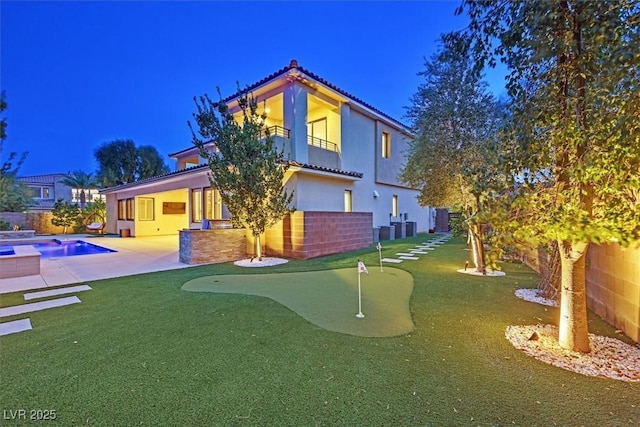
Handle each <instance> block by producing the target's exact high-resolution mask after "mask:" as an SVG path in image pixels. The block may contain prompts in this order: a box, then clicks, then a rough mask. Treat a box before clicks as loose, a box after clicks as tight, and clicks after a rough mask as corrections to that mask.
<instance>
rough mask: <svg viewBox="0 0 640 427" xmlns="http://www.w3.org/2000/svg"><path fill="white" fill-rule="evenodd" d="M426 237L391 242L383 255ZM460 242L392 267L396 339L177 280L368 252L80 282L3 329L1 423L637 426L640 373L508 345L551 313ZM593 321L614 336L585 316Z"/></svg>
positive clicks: (341, 259)
mask: <svg viewBox="0 0 640 427" xmlns="http://www.w3.org/2000/svg"><path fill="white" fill-rule="evenodd" d="M430 237H431V236H430ZM425 239H426V237H425V236H419V237H417V238H412V239H406V240H401V241H394V242H393V243H387V244H386V245H385V249H384V250H383V255H387V256H392V255H393V254H394V253H395V252H397V251H401V250H405V249H407V248H408V246H409V245H410V244H415V243H417V242H422V241H424V240H425ZM463 243H464V242H462V241H461V240H455V239H454V240H452V241H451V242H449V243H447V244H446V245H445V246H443V247H440V248H438V249H437V250H435V251H432V252H431V253H429V254H428V255H423V256H422V259H421V260H420V261H405V262H403V263H402V264H398V265H394V266H393V267H396V268H401V269H404V270H406V271H408V272H409V273H411V274H412V275H413V277H414V289H413V294H412V297H411V301H410V310H411V315H412V319H413V323H414V324H415V329H414V330H413V331H412V332H410V333H408V334H406V335H402V336H397V337H392V338H364V337H357V336H353V335H347V334H343V333H338V332H331V331H328V330H325V329H322V328H320V327H318V326H316V325H314V324H313V323H310V322H308V321H307V320H305V319H304V318H303V317H301V316H299V315H298V314H297V313H295V312H294V311H292V310H290V309H289V308H287V307H285V306H283V305H281V304H279V303H277V302H275V301H274V300H272V299H269V298H264V297H259V296H251V295H237V294H217V293H198V292H186V291H184V290H181V287H182V286H183V284H185V283H186V282H188V281H189V280H191V279H196V278H199V277H203V276H210V275H228V274H261V273H264V272H269V273H272V272H299V271H313V270H321V269H338V268H344V267H353V268H354V270H355V265H356V259H358V258H360V259H363V260H364V261H365V262H366V263H367V266H368V267H369V269H370V270H371V269H373V268H375V266H376V265H377V262H378V256H377V252H376V251H375V249H372V250H366V251H358V252H352V253H349V254H341V255H335V256H330V257H324V258H318V259H313V260H308V261H296V260H293V261H291V262H289V263H288V264H284V265H280V266H276V267H269V268H267V269H243V268H240V267H236V266H234V265H230V264H225V265H218V266H203V267H195V268H189V269H183V270H175V271H169V272H160V273H151V274H144V275H139V276H131V277H126V278H118V279H111V280H104V281H99V282H91V283H90V285H91V286H92V287H93V288H94V290H92V291H88V292H82V293H80V294H79V296H80V298H81V299H82V301H83V302H82V303H81V304H76V305H73V306H69V307H63V308H57V309H52V310H47V311H42V312H37V313H33V314H31V316H30V317H31V319H32V323H33V326H34V330H33V331H29V332H23V333H20V334H15V335H10V336H5V337H2V338H0V346H1V347H0V411H2V413H3V414H4V415H5V416H3V419H0V424H1V423H2V422H6V423H7V425H21V423H20V422H14V421H7V420H6V417H8V416H9V414H10V412H9V411H15V410H17V409H27V410H55V411H56V415H57V422H58V425H65V426H71V425H74V426H76V425H114V426H125V425H127V426H131V425H180V426H184V425H194V426H203V425H260V426H265V425H278V426H280V425H295V426H303V425H304V426H306V425H327V426H335V425H348V426H351V425H367V426H370V425H399V426H406V425H443V426H452V425H514V424H515V425H532V426H534V425H535V426H549V425H554V424H557V425H564V426H566V425H571V426H576V425H588V426H621V425H636V424H640V398H639V396H640V383H625V382H620V381H615V380H609V379H601V378H591V377H585V376H581V375H578V374H574V373H572V372H568V371H564V370H561V369H559V368H555V367H553V366H550V365H547V364H544V363H542V362H539V361H536V360H534V359H532V358H529V357H527V356H525V355H524V354H523V353H521V352H520V351H518V350H516V349H514V348H513V347H512V346H511V344H510V343H509V342H508V341H507V340H506V339H505V338H504V332H505V328H506V327H507V325H511V324H533V323H538V322H543V323H555V322H556V318H557V309H553V308H549V307H543V306H540V305H537V304H533V303H529V302H526V301H522V300H519V299H517V298H516V297H515V296H514V295H513V291H514V289H516V288H520V287H527V288H530V287H534V286H535V284H536V282H537V276H536V274H535V273H533V272H531V270H529V269H528V268H527V267H525V266H522V265H519V264H504V265H503V269H504V270H505V271H506V272H507V276H505V277H498V278H483V277H475V276H469V275H463V274H459V273H456V272H455V270H456V269H458V268H460V267H462V266H463V265H464V260H465V259H466V257H467V254H468V253H467V252H465V251H463ZM20 298H21V294H12V295H8V296H2V298H1V300H0V305H2V306H6V305H12V304H16V303H19V302H20ZM8 320H12V318H3V319H2V321H3V322H4V321H8ZM590 331H591V332H594V333H598V334H601V335H610V336H616V337H620V335H618V334H616V333H615V331H614V329H613V328H612V327H610V326H608V325H606V324H605V323H604V322H603V321H601V320H600V319H599V318H597V317H596V316H592V317H591V318H590ZM24 424H25V425H26V424H27V422H24Z"/></svg>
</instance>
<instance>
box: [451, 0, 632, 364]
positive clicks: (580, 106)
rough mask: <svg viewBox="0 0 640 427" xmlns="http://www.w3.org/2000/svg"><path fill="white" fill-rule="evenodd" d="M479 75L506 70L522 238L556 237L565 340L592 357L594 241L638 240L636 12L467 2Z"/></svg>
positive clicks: (542, 1) (510, 227)
mask: <svg viewBox="0 0 640 427" xmlns="http://www.w3.org/2000/svg"><path fill="white" fill-rule="evenodd" d="M464 9H466V10H467V11H468V14H469V17H470V25H469V27H468V29H467V30H466V31H465V35H466V36H468V37H469V38H470V40H471V41H472V48H473V52H474V57H475V60H476V61H477V67H478V68H477V69H480V68H481V67H483V66H484V65H486V64H489V65H494V64H495V63H496V61H497V60H502V61H503V62H504V63H505V64H506V66H507V67H508V68H509V75H508V78H507V89H508V91H509V95H510V97H511V100H512V101H511V106H510V107H511V108H510V113H511V119H510V134H509V137H507V138H505V141H504V142H505V143H506V144H508V150H506V151H505V152H504V154H505V157H504V165H505V168H507V169H508V170H509V171H510V172H511V176H512V177H513V188H512V194H511V195H510V197H511V199H510V216H509V217H508V218H507V219H506V220H505V221H504V222H503V224H501V225H502V227H503V229H504V230H507V231H508V232H509V233H510V234H512V235H513V236H514V237H515V238H516V239H521V240H528V241H532V242H539V243H546V242H549V241H553V240H555V241H556V242H557V245H558V248H559V255H560V260H561V275H562V281H561V297H560V322H559V344H560V345H561V346H562V347H564V348H567V349H570V350H574V351H580V352H589V351H590V346H589V338H588V327H587V309H586V287H585V257H586V253H587V250H588V248H589V245H590V244H591V243H596V244H598V243H607V242H618V243H620V244H621V245H629V244H631V243H633V242H634V241H638V240H640V172H639V171H640V114H638V112H639V111H640V96H638V93H639V91H640V86H639V85H640V5H639V2H638V0H613V1H607V2H603V1H574V0H560V1H559V0H538V1H535V2H533V1H529V2H527V1H512V2H489V1H465V2H464V4H463V6H462V7H461V8H460V9H459V10H458V12H462V11H463V10H464Z"/></svg>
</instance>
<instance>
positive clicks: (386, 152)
mask: <svg viewBox="0 0 640 427" xmlns="http://www.w3.org/2000/svg"><path fill="white" fill-rule="evenodd" d="M382 157H384V158H385V159H388V158H390V157H391V135H390V134H389V132H382ZM394 216H395V215H394Z"/></svg>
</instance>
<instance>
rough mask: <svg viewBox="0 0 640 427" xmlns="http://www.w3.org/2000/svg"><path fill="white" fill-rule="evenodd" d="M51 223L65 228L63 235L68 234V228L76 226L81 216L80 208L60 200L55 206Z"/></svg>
mask: <svg viewBox="0 0 640 427" xmlns="http://www.w3.org/2000/svg"><path fill="white" fill-rule="evenodd" d="M52 213H53V218H51V223H52V224H53V225H55V226H58V227H64V228H63V231H62V233H63V234H67V228H68V227H70V226H72V225H74V224H75V223H76V222H77V221H78V218H79V217H80V215H81V212H80V208H79V207H78V206H77V205H75V204H72V203H69V202H67V201H66V200H64V199H58V200H57V201H56V202H55V204H54V205H53V210H52Z"/></svg>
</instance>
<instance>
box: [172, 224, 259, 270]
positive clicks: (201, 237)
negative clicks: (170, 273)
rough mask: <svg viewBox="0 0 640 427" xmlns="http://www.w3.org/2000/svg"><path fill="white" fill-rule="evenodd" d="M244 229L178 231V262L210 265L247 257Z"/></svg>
mask: <svg viewBox="0 0 640 427" xmlns="http://www.w3.org/2000/svg"><path fill="white" fill-rule="evenodd" d="M245 234H246V231H245V230H244V229H220V230H180V262H183V263H185V264H211V263H218V262H227V261H236V260H239V259H242V258H245V257H246V256H247V252H246V237H245Z"/></svg>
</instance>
